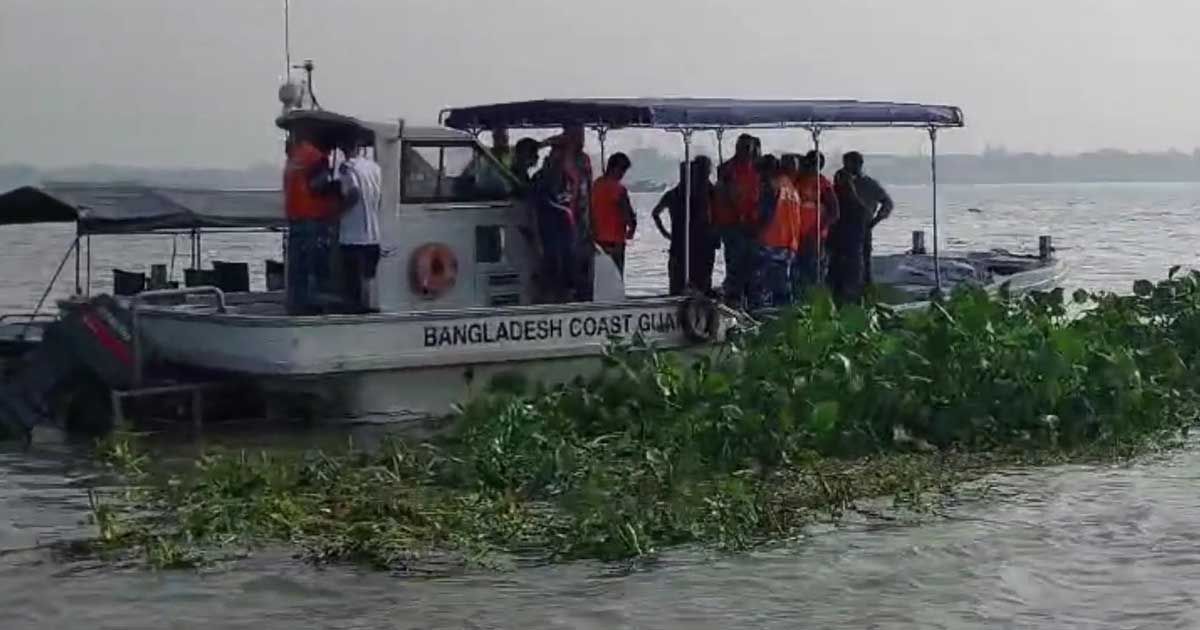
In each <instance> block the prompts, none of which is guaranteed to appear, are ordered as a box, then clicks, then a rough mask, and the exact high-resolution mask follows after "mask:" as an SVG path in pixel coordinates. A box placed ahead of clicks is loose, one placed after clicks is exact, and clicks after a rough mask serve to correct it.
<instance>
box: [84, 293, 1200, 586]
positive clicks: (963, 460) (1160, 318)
mask: <svg viewBox="0 0 1200 630" xmlns="http://www.w3.org/2000/svg"><path fill="white" fill-rule="evenodd" d="M1176 272H1177V270H1172V273H1171V274H1170V277H1169V278H1168V279H1167V280H1164V281H1162V282H1160V283H1157V284H1152V283H1148V282H1140V283H1138V284H1137V285H1135V287H1134V292H1133V293H1132V294H1130V295H1117V294H1110V293H1101V294H1089V293H1085V292H1077V293H1075V294H1074V295H1072V296H1071V299H1070V300H1068V299H1066V297H1065V294H1064V293H1063V292H1062V291H1061V290H1059V291H1055V292H1052V293H1046V294H1037V295H1031V296H1024V297H1009V296H1006V295H1001V296H991V295H988V294H987V293H985V292H983V291H979V290H974V289H964V290H961V291H958V292H956V293H954V294H953V295H952V296H950V297H949V298H947V299H946V300H944V301H939V302H934V303H932V304H931V305H929V306H928V307H927V308H924V309H922V310H919V311H915V312H904V313H900V312H896V311H893V310H891V309H889V308H888V307H884V306H866V307H862V306H856V305H850V306H843V307H841V308H838V307H835V306H834V305H833V303H832V302H831V301H830V300H829V299H828V297H827V296H822V295H816V296H814V297H813V299H812V300H810V301H809V302H808V304H806V305H804V306H801V307H798V308H796V309H795V310H793V311H790V312H788V313H786V314H784V315H782V316H781V317H780V318H778V319H777V320H775V321H772V322H769V323H767V324H765V325H763V326H762V327H761V329H759V330H757V331H755V332H754V333H752V334H748V335H745V336H743V337H741V338H740V339H738V340H737V341H735V342H733V343H731V344H728V345H727V346H725V347H722V348H720V349H719V350H717V351H715V352H714V353H712V354H710V355H708V356H704V357H701V358H698V359H688V358H684V357H681V356H678V355H672V354H664V353H660V352H655V351H653V350H652V349H648V348H643V347H639V346H638V345H637V344H636V343H634V344H632V345H624V346H615V347H613V348H612V349H611V350H610V352H609V353H608V355H607V356H606V368H605V369H604V371H603V372H602V373H601V374H599V375H598V376H596V377H594V378H591V379H587V380H580V381H577V382H575V383H572V384H569V385H565V386H556V387H543V386H537V385H533V386H525V385H523V384H522V383H521V382H520V380H519V379H509V380H508V381H507V382H506V383H505V384H504V386H503V387H498V388H497V389H496V390H495V391H494V392H493V393H490V394H488V395H485V396H483V397H480V398H479V399H477V400H474V401H472V402H471V403H469V404H467V405H466V406H465V407H464V408H463V409H462V410H461V412H460V413H459V414H458V416H457V417H456V418H454V423H453V429H452V430H450V431H449V433H448V434H447V435H445V436H442V437H440V438H438V439H436V440H434V441H432V442H431V443H428V444H424V445H421V446H419V447H413V446H411V445H407V444H404V443H402V442H398V441H387V442H386V443H385V444H384V445H382V446H381V447H380V448H377V449H373V450H371V452H364V451H355V450H350V451H347V452H344V453H337V454H324V453H320V454H305V455H280V454H275V455H272V454H261V455H255V456H249V455H245V454H238V453H226V454H215V455H210V456H208V457H205V458H204V459H202V460H200V461H199V462H198V463H197V464H196V466H195V468H194V470H192V471H190V472H187V473H184V474H177V475H175V476H173V477H171V478H169V479H159V480H151V479H152V477H151V476H150V474H149V473H143V472H140V471H141V467H142V466H143V465H144V464H142V463H139V466H138V467H136V468H135V469H133V470H131V471H130V472H131V473H134V474H137V475H138V478H139V480H140V483H141V485H142V486H143V488H144V490H143V491H142V493H141V494H140V495H139V496H138V497H136V498H135V499H134V500H131V501H127V502H121V503H119V504H118V505H120V506H122V507H123V508H124V510H123V512H122V516H123V517H124V518H125V519H127V520H128V522H127V523H126V524H124V525H122V526H120V527H117V526H116V525H114V524H113V520H114V518H117V517H116V516H114V514H113V513H112V512H113V510H112V509H107V508H106V510H105V512H104V520H105V523H106V532H107V534H106V537H105V538H104V539H103V541H102V542H103V544H102V545H101V547H103V549H105V550H114V549H120V548H126V549H128V548H133V549H142V550H145V554H146V555H147V556H148V557H152V556H151V553H150V550H152V549H158V550H159V551H157V552H156V553H158V554H159V555H160V556H161V555H165V556H166V557H168V558H170V559H172V560H173V561H175V562H176V563H178V562H179V558H191V557H193V555H194V554H181V553H170V554H164V553H163V552H162V548H163V547H164V545H167V544H177V545H183V546H186V547H188V548H193V547H194V548H200V549H204V548H208V549H212V548H217V547H221V548H228V547H230V546H233V547H238V548H243V549H244V548H250V547H253V546H255V545H260V544H273V543H286V544H292V545H295V546H298V547H299V548H301V549H303V550H305V552H306V555H307V556H308V557H310V558H313V559H317V560H328V561H336V560H350V561H362V562H366V563H369V564H372V565H375V566H379V567H387V568H392V569H396V568H410V569H411V568H413V567H416V566H419V565H420V563H421V561H422V560H428V559H429V558H439V559H445V558H449V557H452V558H454V559H455V562H457V563H461V562H463V561H467V562H470V561H472V560H475V561H479V560H481V559H484V558H493V559H494V558H497V557H527V556H530V555H532V556H533V557H535V558H537V559H541V560H554V559H569V558H581V557H585V558H600V559H621V558H630V557H638V556H645V555H648V554H653V553H655V552H656V551H659V550H662V549H663V548H666V547H670V546H673V545H680V544H703V545H712V546H715V547H718V548H724V549H742V548H746V547H748V546H751V545H754V544H758V543H761V542H764V541H769V540H774V539H779V538H784V537H788V536H791V535H793V534H794V533H795V532H796V531H797V530H798V528H799V527H801V526H803V525H804V524H806V523H809V522H811V521H812V519H813V518H814V516H816V515H821V514H831V513H832V514H837V513H839V512H841V511H842V510H845V509H847V508H848V507H850V506H852V505H853V504H854V502H855V501H857V500H859V499H862V498H866V497H877V496H894V497H896V498H897V500H905V501H910V502H911V501H917V500H919V499H920V497H921V496H922V495H923V494H925V493H926V492H928V491H930V490H944V489H946V488H948V487H950V486H951V485H952V484H953V483H954V482H956V481H958V480H961V479H963V478H965V477H970V476H972V475H974V474H978V473H979V472H981V471H983V470H987V469H988V467H989V466H993V465H996V464H997V463H1005V462H1014V461H1024V460H1028V461H1044V460H1046V459H1051V460H1053V459H1054V458H1056V457H1060V456H1064V455H1065V456H1070V455H1073V454H1079V453H1096V452H1098V451H1103V452H1105V453H1109V454H1118V455H1123V454H1128V453H1132V452H1136V450H1137V448H1138V447H1140V446H1144V445H1148V444H1154V443H1157V442H1158V440H1159V439H1160V438H1162V437H1165V436H1171V435H1177V434H1178V433H1179V432H1180V431H1186V429H1187V428H1188V427H1189V426H1190V425H1191V424H1192V423H1193V422H1194V421H1195V419H1196V417H1197V413H1198V411H1200V385H1198V384H1200V379H1197V374H1196V372H1197V369H1200V357H1198V356H1197V353H1198V352H1200V274H1196V273H1188V274H1185V275H1177V273H1176ZM119 453H120V458H119V459H120V461H139V462H140V460H137V459H136V458H135V457H133V456H131V455H130V454H129V453H128V452H127V449H119ZM113 532H119V533H117V534H114V533H113ZM152 545H157V547H153V546H152Z"/></svg>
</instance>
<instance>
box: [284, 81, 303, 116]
mask: <svg viewBox="0 0 1200 630" xmlns="http://www.w3.org/2000/svg"><path fill="white" fill-rule="evenodd" d="M279 102H280V103H282V104H283V108H284V109H285V110H286V109H299V108H300V107H303V106H304V86H303V85H301V84H300V83H298V82H296V81H294V80H291V79H289V80H288V81H287V83H284V84H283V85H281V86H279Z"/></svg>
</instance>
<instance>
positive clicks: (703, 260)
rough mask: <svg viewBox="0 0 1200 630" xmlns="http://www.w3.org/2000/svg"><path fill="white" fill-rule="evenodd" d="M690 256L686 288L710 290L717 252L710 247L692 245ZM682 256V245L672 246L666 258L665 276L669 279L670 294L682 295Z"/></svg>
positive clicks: (705, 291)
mask: <svg viewBox="0 0 1200 630" xmlns="http://www.w3.org/2000/svg"><path fill="white" fill-rule="evenodd" d="M691 254H692V255H691V258H690V260H689V261H688V262H690V263H691V273H690V274H688V275H689V277H688V281H687V283H686V286H687V288H690V289H692V290H694V291H699V292H701V293H708V292H710V291H712V272H713V265H714V264H715V263H716V260H717V252H716V250H714V249H713V248H712V247H693V248H692V252H691ZM683 269H684V256H683V248H682V247H672V248H671V255H670V258H669V259H668V260H667V276H668V278H669V281H670V292H671V295H682V294H683V292H684V287H685V283H684V273H683Z"/></svg>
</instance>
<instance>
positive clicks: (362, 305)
mask: <svg viewBox="0 0 1200 630" xmlns="http://www.w3.org/2000/svg"><path fill="white" fill-rule="evenodd" d="M378 267H379V246H378V245H342V290H343V291H344V292H345V299H346V310H347V311H349V312H355V313H365V312H368V311H370V310H371V296H370V295H368V294H367V287H368V286H369V283H370V281H371V280H374V279H375V270H376V269H377V268H378Z"/></svg>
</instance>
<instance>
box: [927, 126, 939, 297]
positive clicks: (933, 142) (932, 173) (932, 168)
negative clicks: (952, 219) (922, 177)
mask: <svg viewBox="0 0 1200 630" xmlns="http://www.w3.org/2000/svg"><path fill="white" fill-rule="evenodd" d="M929 177H930V184H931V187H932V189H933V285H934V287H935V289H936V290H937V292H938V295H941V293H942V265H941V256H940V254H939V251H938V240H939V239H938V178H937V127H930V128H929Z"/></svg>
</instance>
